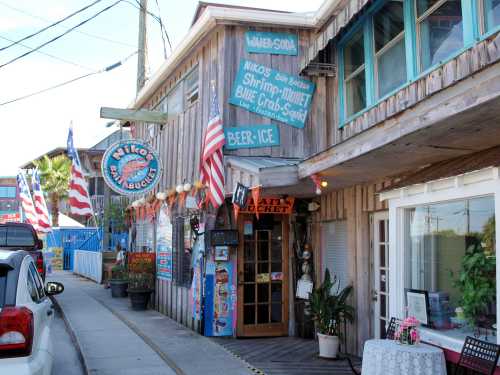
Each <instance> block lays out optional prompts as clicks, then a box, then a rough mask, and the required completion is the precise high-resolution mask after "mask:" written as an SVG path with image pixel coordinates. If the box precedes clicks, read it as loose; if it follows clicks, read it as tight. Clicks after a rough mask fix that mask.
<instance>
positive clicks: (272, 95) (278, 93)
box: [229, 59, 315, 129]
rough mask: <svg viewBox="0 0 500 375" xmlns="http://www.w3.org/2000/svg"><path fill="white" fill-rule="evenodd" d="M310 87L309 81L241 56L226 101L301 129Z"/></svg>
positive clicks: (313, 86)
mask: <svg viewBox="0 0 500 375" xmlns="http://www.w3.org/2000/svg"><path fill="white" fill-rule="evenodd" d="M314 89H315V85H314V83H313V82H311V81H308V80H305V79H302V78H300V77H298V76H294V75H291V74H288V73H284V72H280V71H278V70H275V69H272V68H269V67H267V66H265V65H261V64H258V63H256V62H253V61H250V60H245V59H242V60H241V63H240V67H239V70H238V73H237V75H236V79H235V81H234V83H233V89H232V92H231V97H230V98H229V103H231V104H234V105H236V106H239V107H242V108H245V109H246V110H248V111H250V112H255V113H257V114H259V115H262V116H265V117H269V118H272V119H274V120H278V121H281V122H284V123H285V124H288V125H290V126H293V127H295V128H300V129H301V128H303V127H304V126H305V123H306V118H307V114H308V112H309V107H310V106H311V100H312V97H313V94H314Z"/></svg>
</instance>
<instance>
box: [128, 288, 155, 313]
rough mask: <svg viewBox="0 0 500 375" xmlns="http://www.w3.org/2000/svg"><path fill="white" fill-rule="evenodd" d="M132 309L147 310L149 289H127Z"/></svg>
mask: <svg viewBox="0 0 500 375" xmlns="http://www.w3.org/2000/svg"><path fill="white" fill-rule="evenodd" d="M127 292H128V295H129V297H130V304H131V306H132V310H147V308H148V303H149V297H150V296H151V293H152V292H153V291H152V290H151V289H139V290H138V289H127Z"/></svg>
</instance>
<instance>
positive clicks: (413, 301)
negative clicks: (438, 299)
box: [406, 289, 430, 326]
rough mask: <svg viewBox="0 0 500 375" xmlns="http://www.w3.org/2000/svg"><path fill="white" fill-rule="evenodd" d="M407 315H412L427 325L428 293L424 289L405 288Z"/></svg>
mask: <svg viewBox="0 0 500 375" xmlns="http://www.w3.org/2000/svg"><path fill="white" fill-rule="evenodd" d="M406 306H408V316H414V317H415V318H417V320H418V321H419V322H420V324H422V325H424V326H427V325H429V323H430V322H429V310H430V308H429V294H428V292H427V291H426V290H420V289H406Z"/></svg>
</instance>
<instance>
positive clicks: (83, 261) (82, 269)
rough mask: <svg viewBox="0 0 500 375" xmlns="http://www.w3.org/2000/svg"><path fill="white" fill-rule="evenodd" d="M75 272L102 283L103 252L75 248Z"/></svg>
mask: <svg viewBox="0 0 500 375" xmlns="http://www.w3.org/2000/svg"><path fill="white" fill-rule="evenodd" d="M73 272H74V273H76V274H78V275H81V276H85V277H87V278H89V279H91V280H94V281H95V282H96V283H98V284H100V283H101V282H102V253H101V252H99V251H84V250H75V252H74V269H73Z"/></svg>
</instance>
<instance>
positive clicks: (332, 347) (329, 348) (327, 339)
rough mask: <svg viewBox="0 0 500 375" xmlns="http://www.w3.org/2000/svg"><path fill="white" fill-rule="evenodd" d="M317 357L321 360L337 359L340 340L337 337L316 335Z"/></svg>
mask: <svg viewBox="0 0 500 375" xmlns="http://www.w3.org/2000/svg"><path fill="white" fill-rule="evenodd" d="M318 343H319V356H320V357H323V358H337V354H338V352H339V345H340V340H339V337H338V336H329V335H323V334H322V333H318Z"/></svg>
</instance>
